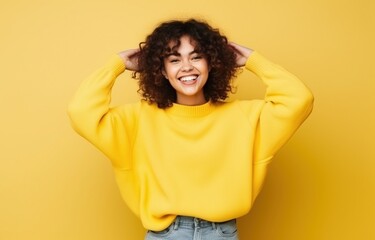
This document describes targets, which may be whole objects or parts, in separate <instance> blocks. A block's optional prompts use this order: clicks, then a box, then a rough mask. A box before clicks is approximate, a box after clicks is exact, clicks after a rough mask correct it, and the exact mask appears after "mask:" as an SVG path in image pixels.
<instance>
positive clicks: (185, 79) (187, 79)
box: [180, 76, 197, 82]
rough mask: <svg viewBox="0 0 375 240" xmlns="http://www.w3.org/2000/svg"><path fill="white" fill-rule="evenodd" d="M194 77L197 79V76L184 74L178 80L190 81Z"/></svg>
mask: <svg viewBox="0 0 375 240" xmlns="http://www.w3.org/2000/svg"><path fill="white" fill-rule="evenodd" d="M195 79H197V76H186V77H182V78H180V80H181V81H182V82H187V81H192V80H195Z"/></svg>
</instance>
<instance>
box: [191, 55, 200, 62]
mask: <svg viewBox="0 0 375 240" xmlns="http://www.w3.org/2000/svg"><path fill="white" fill-rule="evenodd" d="M202 58H203V56H202V55H194V56H193V57H192V58H191V59H192V60H193V61H199V60H201V59H202Z"/></svg>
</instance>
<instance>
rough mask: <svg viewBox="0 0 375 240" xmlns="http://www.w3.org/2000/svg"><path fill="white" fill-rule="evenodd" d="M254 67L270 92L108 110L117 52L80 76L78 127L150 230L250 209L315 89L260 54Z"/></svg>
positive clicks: (119, 68)
mask: <svg viewBox="0 0 375 240" xmlns="http://www.w3.org/2000/svg"><path fill="white" fill-rule="evenodd" d="M246 69H248V70H250V71H252V72H253V73H255V74H256V75H257V76H258V77H259V78H260V79H262V80H263V81H264V83H265V84H266V85H267V91H266V96H265V98H264V99H263V100H251V101H233V102H230V103H220V104H212V103H210V102H208V103H206V104H204V105H200V106H184V105H178V104H174V105H173V106H172V107H171V108H168V109H165V110H163V109H159V108H157V106H155V105H150V104H148V103H147V102H145V101H140V102H137V103H134V104H127V105H123V106H119V107H115V108H110V106H109V104H110V99H111V97H110V94H111V88H112V86H113V84H114V82H115V80H116V77H117V76H118V75H120V74H121V73H122V72H123V71H124V70H125V66H124V63H123V62H122V60H121V59H120V58H119V57H118V56H117V55H116V56H114V57H113V58H112V59H111V60H110V61H109V62H108V63H107V64H106V65H105V66H104V67H103V68H101V69H99V70H98V71H96V72H95V73H94V74H92V75H91V76H90V77H89V78H88V79H86V80H85V81H84V82H83V83H82V85H81V87H80V88H79V90H78V92H77V93H76V95H75V97H74V98H73V100H72V102H71V103H70V105H69V116H70V118H71V121H72V125H73V127H74V129H75V130H76V131H77V132H78V133H79V134H80V135H81V136H83V137H84V138H86V139H87V140H88V141H90V142H91V143H92V144H94V145H95V146H96V147H97V148H98V149H100V150H101V151H102V152H103V153H104V154H105V155H106V156H108V158H109V159H110V160H111V162H112V165H113V168H114V172H115V176H116V180H117V183H118V186H119V188H120V192H121V194H122V197H123V199H124V200H125V202H126V204H127V205H128V206H129V208H130V209H131V210H132V211H133V212H134V213H135V214H136V215H137V216H138V217H139V218H140V219H141V221H142V223H143V225H144V227H145V228H147V229H151V230H162V229H164V228H166V227H167V226H168V225H169V224H171V223H172V222H173V220H174V219H175V217H176V215H185V216H194V217H198V218H202V219H206V220H209V221H216V222H221V221H226V220H229V219H233V218H237V217H240V216H243V215H245V214H246V213H248V212H249V210H250V208H251V206H252V203H253V202H254V199H255V198H256V196H257V194H258V193H259V191H260V189H261V186H262V183H263V181H264V177H265V174H266V169H267V165H268V163H269V161H270V159H271V158H272V157H273V156H274V154H275V153H276V152H277V150H278V149H280V147H281V146H282V145H283V144H285V143H286V141H287V140H288V139H289V138H290V137H291V136H292V135H293V133H294V132H295V131H296V130H297V128H298V127H299V126H300V125H301V124H302V122H303V121H304V120H305V119H306V118H307V116H308V115H309V114H310V112H311V110H312V104H313V96H312V94H311V92H310V91H309V90H308V89H307V88H306V87H305V85H304V84H303V83H301V82H300V81H299V80H298V79H297V78H296V77H295V76H293V75H292V74H290V73H288V72H287V71H286V70H284V69H283V68H281V67H279V66H278V65H276V64H273V63H271V62H270V61H268V60H267V59H265V58H264V57H263V56H261V55H260V54H259V53H257V52H254V53H253V54H252V55H251V56H250V58H249V59H248V61H247V63H246Z"/></svg>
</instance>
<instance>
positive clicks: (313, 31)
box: [0, 0, 375, 240]
mask: <svg viewBox="0 0 375 240" xmlns="http://www.w3.org/2000/svg"><path fill="white" fill-rule="evenodd" d="M374 12H375V8H374V1H371V0H302V1H299V0H285V1H279V0H231V1H217V0H215V1H214V0H207V1H202V0H190V1H172V0H159V1H153V0H149V1H147V0H137V1H129V0H105V1H104V0H101V1H99V0H91V1H88V0H80V1H76V0H50V1H47V0H33V1H30V0H29V1H27V0H12V1H10V0H8V1H4V0H2V1H1V2H0V66H1V71H0V83H1V85H0V110H1V117H0V154H1V155H0V239H2V240H3V239H4V240H23V239H25V240H26V239H27V240H108V239H111V240H133V239H134V240H137V239H143V237H144V233H145V230H144V229H143V227H142V225H141V223H140V221H139V220H138V219H137V218H136V217H135V216H134V215H133V214H132V213H131V212H130V211H129V209H128V208H127V207H126V206H125V204H124V203H123V201H122V199H121V197H120V194H119V191H118V189H117V186H116V183H115V180H114V176H113V172H112V169H111V166H110V163H109V161H108V160H107V159H106V158H105V157H104V155H103V154H102V153H100V152H99V151H98V150H97V149H96V148H94V147H93V146H91V145H90V144H89V143H88V142H86V141H85V140H84V139H82V138H81V137H80V136H78V135H77V134H76V133H75V132H74V131H73V130H72V129H71V127H70V124H69V119H68V117H67V114H66V108H67V104H68V102H69V99H70V98H71V97H72V95H73V94H74V92H75V90H76V89H77V87H78V86H79V84H80V82H81V81H82V80H83V79H84V78H85V77H86V76H87V75H89V74H90V73H91V72H92V71H94V70H95V69H96V68H98V67H100V66H101V65H102V64H104V63H105V62H106V60H107V59H108V58H109V57H110V56H111V55H112V54H115V53H117V52H119V51H121V50H124V49H127V48H134V47H137V45H138V43H139V42H141V41H143V40H144V38H145V36H146V35H147V34H148V33H150V31H151V30H152V29H153V28H154V27H155V26H156V25H157V24H158V23H160V21H164V20H169V19H172V18H178V19H186V18H190V17H195V18H199V19H205V20H207V21H208V22H209V23H210V24H212V25H213V26H214V27H217V28H219V29H221V31H222V33H223V34H226V35H227V36H228V38H229V40H230V41H234V42H237V43H239V44H243V45H246V46H248V47H251V48H254V49H256V50H258V51H259V52H261V53H262V54H263V55H265V56H266V57H268V58H269V59H271V60H272V61H274V62H276V63H279V64H280V65H282V66H283V67H285V68H287V69H288V70H290V71H291V72H293V73H294V74H296V75H297V76H299V77H300V78H301V79H302V80H303V81H304V82H305V83H306V84H307V85H308V86H309V87H310V88H311V89H312V91H313V92H314V95H315V99H316V101H315V108H314V111H313V113H312V115H311V116H310V118H309V119H308V120H307V121H306V122H305V123H304V124H303V126H302V127H301V128H300V129H299V130H298V132H297V133H296V135H295V136H294V137H293V138H292V139H291V140H290V141H289V142H288V143H287V144H286V145H285V146H284V147H283V148H282V150H281V151H280V152H279V154H278V155H276V157H275V158H274V161H273V163H272V164H271V166H270V169H269V173H268V177H267V180H266V183H265V185H264V188H263V191H262V192H261V194H260V196H259V197H258V199H257V200H256V203H255V205H254V207H253V209H252V210H251V212H250V213H249V214H248V215H247V216H245V217H243V218H241V219H239V231H240V236H241V239H242V240H247V239H249V240H253V239H254V240H300V239H303V240H315V239H316V240H332V239H341V240H346V239H348V240H353V239H375V228H374V222H375V206H374V202H375V171H374V169H375V162H374V160H375V144H374V142H375V141H374V122H375V121H374V107H375V94H374V90H375V84H374V80H375V77H374V68H375V66H374V55H375V54H374V53H375V52H374V46H373V45H374V42H375V41H374V40H375V39H374V29H375V28H374V26H375V24H374V23H375V21H374ZM236 85H237V87H238V91H237V93H236V94H235V95H234V96H232V98H239V99H253V98H259V97H260V98H261V97H263V94H264V86H263V84H262V83H261V82H260V81H259V80H258V79H257V78H256V77H254V76H253V75H252V74H251V73H248V72H246V71H244V72H243V73H242V74H241V75H240V76H239V78H238V80H237V81H236ZM136 91H137V83H136V81H135V80H133V79H131V78H130V72H125V73H124V74H123V75H121V76H120V77H119V79H118V82H117V83H116V85H115V87H114V94H113V104H116V105H117V104H123V103H129V102H133V101H137V100H138V98H139V97H138V95H137V92H136ZM150 137H152V136H150Z"/></svg>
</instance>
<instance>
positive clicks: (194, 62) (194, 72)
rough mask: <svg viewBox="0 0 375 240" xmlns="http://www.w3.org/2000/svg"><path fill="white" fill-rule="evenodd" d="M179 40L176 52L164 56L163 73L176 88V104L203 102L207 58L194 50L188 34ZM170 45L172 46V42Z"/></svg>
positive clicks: (206, 77)
mask: <svg viewBox="0 0 375 240" xmlns="http://www.w3.org/2000/svg"><path fill="white" fill-rule="evenodd" d="M180 42H181V44H180V46H179V47H178V49H177V52H175V53H173V54H172V55H169V56H167V57H166V58H164V70H163V75H164V76H165V78H166V79H168V80H169V83H170V84H171V85H172V87H173V88H174V89H175V90H176V93H177V103H178V104H183V105H200V104H204V103H206V102H207V101H206V99H205V97H204V93H203V86H204V85H205V84H206V82H207V79H208V74H209V67H208V62H207V59H206V57H205V56H204V55H203V54H202V53H199V52H196V51H195V47H194V41H191V39H190V37H189V36H183V37H181V39H180ZM170 45H171V47H172V46H173V43H170Z"/></svg>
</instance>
